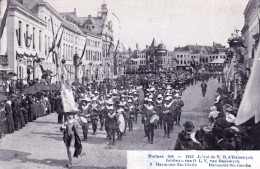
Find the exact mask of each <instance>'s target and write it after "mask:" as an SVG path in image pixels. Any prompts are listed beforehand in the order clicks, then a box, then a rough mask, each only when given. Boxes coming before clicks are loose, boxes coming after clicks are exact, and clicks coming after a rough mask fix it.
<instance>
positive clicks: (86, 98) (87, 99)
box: [81, 96, 91, 102]
mask: <svg viewBox="0 0 260 169" xmlns="http://www.w3.org/2000/svg"><path fill="white" fill-rule="evenodd" d="M81 100H82V101H86V102H91V99H90V98H89V97H87V96H84V97H83V98H82V99H81Z"/></svg>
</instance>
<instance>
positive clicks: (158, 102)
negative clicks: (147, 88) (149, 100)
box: [155, 94, 163, 128]
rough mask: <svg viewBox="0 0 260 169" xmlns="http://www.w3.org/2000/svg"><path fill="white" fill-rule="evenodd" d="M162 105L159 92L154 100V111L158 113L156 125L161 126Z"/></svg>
mask: <svg viewBox="0 0 260 169" xmlns="http://www.w3.org/2000/svg"><path fill="white" fill-rule="evenodd" d="M162 105H163V95H162V94H159V95H158V96H157V99H156V100H155V107H156V112H157V114H158V115H159V121H158V127H160V128H162V126H163V113H162Z"/></svg>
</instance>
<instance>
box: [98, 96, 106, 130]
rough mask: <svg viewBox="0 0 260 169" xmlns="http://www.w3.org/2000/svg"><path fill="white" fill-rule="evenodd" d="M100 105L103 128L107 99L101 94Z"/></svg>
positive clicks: (101, 125) (100, 118) (101, 127)
mask: <svg viewBox="0 0 260 169" xmlns="http://www.w3.org/2000/svg"><path fill="white" fill-rule="evenodd" d="M99 106H100V112H99V121H100V130H101V131H102V130H103V127H104V120H105V119H104V113H105V100H104V96H103V95H100V97H99Z"/></svg>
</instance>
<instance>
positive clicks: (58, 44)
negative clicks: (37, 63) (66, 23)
mask: <svg viewBox="0 0 260 169" xmlns="http://www.w3.org/2000/svg"><path fill="white" fill-rule="evenodd" d="M63 33H64V29H62V32H61V35H60V40H59V41H58V43H57V48H58V49H59V48H60V45H61V40H62V36H63Z"/></svg>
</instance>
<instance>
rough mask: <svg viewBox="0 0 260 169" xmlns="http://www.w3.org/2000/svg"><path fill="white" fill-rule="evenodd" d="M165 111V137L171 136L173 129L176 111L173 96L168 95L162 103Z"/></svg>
mask: <svg viewBox="0 0 260 169" xmlns="http://www.w3.org/2000/svg"><path fill="white" fill-rule="evenodd" d="M162 112H163V128H164V137H166V135H167V137H168V138H170V131H171V129H173V123H174V117H175V116H176V113H175V105H174V100H173V98H172V96H167V97H166V98H165V101H164V103H163V105H162Z"/></svg>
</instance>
